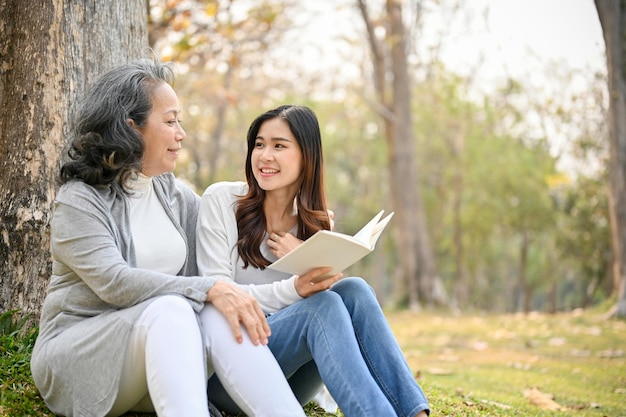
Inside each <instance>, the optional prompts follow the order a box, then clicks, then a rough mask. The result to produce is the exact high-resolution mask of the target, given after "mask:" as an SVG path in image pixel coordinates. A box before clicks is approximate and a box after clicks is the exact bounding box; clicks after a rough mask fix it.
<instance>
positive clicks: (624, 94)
mask: <svg viewBox="0 0 626 417" xmlns="http://www.w3.org/2000/svg"><path fill="white" fill-rule="evenodd" d="M595 4H596V9H597V10H598V16H599V18H600V24H601V25H602V33H603V35H604V41H605V44H606V57H607V68H608V86H609V141H610V159H609V213H610V214H611V220H612V222H611V231H612V236H611V237H612V239H611V240H612V246H613V257H614V258H613V259H614V260H613V276H614V279H615V288H616V295H617V304H616V306H615V314H616V315H617V316H619V317H626V56H625V55H624V37H625V36H626V4H625V3H624V2H623V1H620V0H595Z"/></svg>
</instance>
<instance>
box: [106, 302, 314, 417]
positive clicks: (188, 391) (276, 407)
mask: <svg viewBox="0 0 626 417" xmlns="http://www.w3.org/2000/svg"><path fill="white" fill-rule="evenodd" d="M198 321H199V322H200V324H201V326H202V331H201V330H200V326H199V325H198ZM243 333H244V341H243V343H241V344H239V343H237V341H236V340H235V337H234V336H233V333H232V330H231V329H230V326H229V324H228V322H227V321H226V319H225V318H224V316H223V315H222V314H221V313H220V312H219V311H217V310H216V309H215V308H214V307H213V306H212V305H210V304H207V305H206V306H205V307H204V308H203V309H202V310H201V311H200V313H199V314H196V313H195V311H194V310H193V309H192V308H191V305H190V304H189V303H188V302H187V301H185V300H184V299H183V298H181V297H178V296H162V297H159V298H158V299H156V300H154V301H153V302H152V303H150V305H149V306H148V307H147V308H146V309H145V310H144V312H143V313H142V314H141V315H140V316H139V319H138V320H137V322H136V323H135V324H134V327H133V329H132V331H131V334H130V340H129V345H128V350H127V351H126V357H125V359H124V368H123V370H122V376H121V379H120V383H119V391H118V396H117V398H116V400H115V404H114V405H113V408H112V409H111V411H110V412H109V414H108V416H119V415H122V414H124V413H125V412H127V411H130V410H132V411H147V412H156V413H157V416H159V417H170V416H172V417H180V416H185V417H209V409H208V398H207V390H206V388H207V381H208V378H209V377H210V376H211V375H212V374H213V372H215V373H216V374H217V375H218V377H219V378H220V380H221V381H222V383H223V384H224V386H225V388H226V389H227V391H228V393H229V395H230V396H231V398H233V400H235V402H236V403H237V404H238V405H239V407H240V408H241V409H242V410H243V411H244V412H245V413H246V414H247V415H248V416H259V417H264V416H273V417H302V416H304V415H305V414H304V411H303V409H302V407H301V406H300V404H299V403H298V401H297V400H296V398H295V396H294V395H293V393H292V391H291V389H290V388H289V384H288V383H287V381H286V379H285V376H284V375H283V372H282V371H281V369H280V366H279V365H278V363H277V362H276V360H275V359H274V356H273V355H272V352H271V351H270V350H269V348H268V347H267V346H254V345H253V344H252V342H251V341H250V339H249V337H248V335H247V333H246V332H245V331H244V332H243ZM203 338H204V340H202V339H203ZM207 359H208V361H207Z"/></svg>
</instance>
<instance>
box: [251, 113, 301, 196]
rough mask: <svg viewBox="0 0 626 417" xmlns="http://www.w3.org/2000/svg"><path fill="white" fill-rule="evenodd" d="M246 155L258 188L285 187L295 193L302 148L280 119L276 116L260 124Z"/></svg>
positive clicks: (270, 189)
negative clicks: (250, 148) (251, 147)
mask: <svg viewBox="0 0 626 417" xmlns="http://www.w3.org/2000/svg"><path fill="white" fill-rule="evenodd" d="M250 157H251V166H252V169H253V172H254V178H256V180H257V182H258V184H259V187H261V189H263V190H265V191H277V190H285V191H287V192H290V193H292V194H294V195H295V194H296V193H297V192H298V189H299V188H300V177H301V173H302V164H303V158H302V150H301V149H300V145H299V144H298V141H297V140H296V138H295V137H294V136H293V134H292V133H291V129H290V128H289V125H288V124H287V122H285V121H284V120H283V119H281V118H278V117H276V118H273V119H269V120H266V121H265V122H263V124H261V127H260V128H259V132H258V134H257V137H256V141H255V144H254V149H253V150H252V154H251V156H250Z"/></svg>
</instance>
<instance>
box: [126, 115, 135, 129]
mask: <svg viewBox="0 0 626 417" xmlns="http://www.w3.org/2000/svg"><path fill="white" fill-rule="evenodd" d="M126 123H128V126H130V127H132V128H133V129H136V128H137V125H136V124H135V121H134V120H133V119H131V118H130V117H129V118H128V119H126Z"/></svg>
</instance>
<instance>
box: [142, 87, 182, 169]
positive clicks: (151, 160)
mask: <svg viewBox="0 0 626 417" xmlns="http://www.w3.org/2000/svg"><path fill="white" fill-rule="evenodd" d="M180 111H181V110H180V105H179V104H178V97H177V96H176V93H175V92H174V89H173V88H172V87H171V86H170V85H169V84H167V83H163V84H161V85H160V86H158V87H157V88H156V89H155V90H154V91H153V93H152V110H151V111H150V114H149V115H148V118H147V119H146V124H145V125H144V126H142V127H139V128H138V130H139V131H140V132H141V134H142V135H143V140H144V143H145V148H144V153H143V159H142V163H141V172H142V173H143V174H144V175H147V176H149V177H153V176H156V175H160V174H163V173H164V172H168V171H173V170H174V168H175V167H176V160H177V159H178V152H179V151H180V149H181V147H182V144H181V142H182V140H183V139H185V137H186V134H185V131H184V130H183V128H182V127H181V125H180V120H179V117H180Z"/></svg>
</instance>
